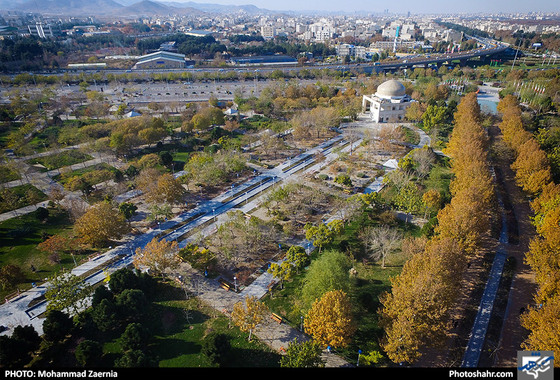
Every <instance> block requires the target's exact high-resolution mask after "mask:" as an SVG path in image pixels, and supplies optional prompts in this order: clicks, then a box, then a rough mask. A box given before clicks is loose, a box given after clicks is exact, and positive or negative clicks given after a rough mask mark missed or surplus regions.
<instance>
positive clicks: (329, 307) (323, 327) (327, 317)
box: [304, 290, 356, 348]
mask: <svg viewBox="0 0 560 380" xmlns="http://www.w3.org/2000/svg"><path fill="white" fill-rule="evenodd" d="M304 327H305V332H306V333H308V334H310V335H311V336H312V337H313V339H314V340H315V341H317V342H318V343H319V344H321V345H323V346H324V347H327V346H331V347H333V348H337V347H338V348H343V347H346V346H347V345H348V344H349V343H350V340H351V338H352V335H353V334H354V332H355V331H356V326H355V323H354V321H353V319H352V312H351V305H350V301H349V299H348V296H347V294H346V293H345V292H343V291H342V290H332V291H330V292H326V293H325V294H323V296H322V297H321V299H318V300H316V301H315V302H314V303H313V305H312V306H311V309H310V310H309V312H308V313H307V315H306V317H305V320H304Z"/></svg>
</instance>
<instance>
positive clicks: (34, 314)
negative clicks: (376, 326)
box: [0, 136, 361, 367]
mask: <svg viewBox="0 0 560 380" xmlns="http://www.w3.org/2000/svg"><path fill="white" fill-rule="evenodd" d="M360 142H361V140H359V141H356V142H354V143H353V144H345V142H344V140H343V138H342V137H341V136H337V137H335V138H333V139H331V140H329V141H326V142H325V143H323V144H320V145H319V146H317V147H315V148H313V149H310V150H309V151H307V152H305V153H302V154H300V155H298V156H296V157H294V158H292V159H291V160H288V161H287V162H285V163H283V164H281V165H279V166H277V167H275V168H274V169H271V170H268V171H265V172H263V173H261V174H260V175H257V176H255V177H253V178H252V179H250V180H249V181H247V182H245V183H244V184H243V185H241V186H238V187H236V188H233V189H230V190H228V191H226V192H225V193H223V194H221V195H220V196H218V197H216V198H214V199H212V200H210V201H208V202H204V203H203V204H201V205H199V206H198V207H196V208H195V209H193V210H190V211H188V212H186V213H183V214H181V215H179V216H178V217H176V218H174V219H172V220H170V221H168V222H166V223H162V224H161V225H160V226H159V227H158V228H155V229H152V230H149V231H148V232H147V233H145V234H142V235H140V236H135V237H132V236H131V237H129V238H128V240H127V241H125V242H123V244H121V245H120V246H118V247H116V248H113V249H111V250H109V251H107V252H105V253H104V254H102V255H99V256H97V257H95V258H92V259H90V260H89V261H88V262H87V263H84V264H81V265H80V266H78V267H76V268H74V269H73V270H72V273H73V274H75V275H78V276H79V275H84V274H86V273H87V274H88V277H86V278H85V281H87V282H88V283H91V284H96V283H99V282H101V281H103V280H104V279H105V278H106V275H107V273H111V272H112V271H115V270H117V269H119V268H122V267H125V266H128V265H130V264H131V262H132V257H133V255H134V252H135V251H136V249H137V248H139V247H144V246H145V245H146V244H147V243H148V242H149V241H150V240H152V239H153V238H154V237H155V236H158V237H159V238H165V239H166V240H175V239H177V238H179V237H181V236H183V235H184V234H185V233H187V232H188V231H190V230H191V229H193V228H196V227H200V226H202V225H204V227H203V231H202V233H211V232H212V231H214V230H215V229H216V228H217V226H218V224H219V223H220V222H222V221H223V218H220V217H219V216H220V215H221V214H224V213H226V212H227V211H228V210H231V209H233V208H236V207H237V208H239V209H241V210H242V211H244V212H249V211H251V210H253V209H255V208H256V207H257V206H258V205H259V204H260V197H259V195H260V194H261V193H262V192H263V191H264V190H265V189H267V188H268V187H270V186H273V185H274V184H275V183H277V182H278V181H281V180H286V179H289V178H290V177H292V176H294V175H297V176H300V175H302V174H305V173H310V172H313V171H317V170H319V169H320V168H321V167H323V166H325V165H327V164H328V163H330V162H331V161H332V160H334V159H335V158H336V157H337V156H338V153H333V151H334V150H335V148H336V147H338V146H340V145H339V144H343V148H342V149H341V150H342V151H345V150H350V149H353V148H355V147H356V146H358V145H359V144H360ZM317 153H322V154H323V155H324V157H325V159H324V160H322V161H320V162H319V163H315V164H314V161H315V158H316V154H317ZM186 221H188V222H187V223H185V224H184V225H182V226H181V227H179V228H176V229H174V230H172V231H171V232H170V233H168V234H164V233H165V231H168V230H169V229H172V228H174V227H176V226H177V225H179V224H181V223H183V222H186ZM162 235H163V236H162ZM187 242H188V239H186V240H184V241H182V242H181V244H180V245H185V244H186V243H187ZM115 259H118V260H116V261H115ZM109 262H111V263H112V264H111V265H110V266H107V265H106V263H109ZM191 275H192V276H195V278H196V279H198V280H199V281H198V283H199V285H200V289H199V290H200V294H199V296H200V297H201V298H202V299H203V300H205V301H206V302H208V303H209V304H210V305H212V306H213V307H214V308H216V309H217V310H220V311H223V312H226V313H228V312H230V311H231V308H232V307H233V305H234V304H235V303H236V302H238V301H240V300H242V299H244V297H245V296H246V295H255V296H257V297H258V296H259V295H260V297H262V296H264V295H265V294H266V292H267V289H268V288H267V287H268V284H270V282H271V281H272V280H273V279H272V277H271V275H270V274H269V273H263V274H262V276H261V278H259V279H258V280H257V281H255V282H253V284H252V285H251V286H248V287H247V288H245V289H244V290H243V291H242V292H240V293H235V292H227V291H225V290H224V289H222V288H221V287H220V285H219V283H218V282H217V281H216V280H210V279H206V278H204V277H203V276H201V275H200V274H198V273H196V272H193V271H190V272H189V276H191ZM47 287H48V283H44V284H41V285H38V286H36V287H34V288H32V289H31V290H29V291H26V292H24V293H22V294H20V295H18V296H17V297H15V298H13V299H11V300H10V301H9V302H6V303H4V304H3V305H0V324H2V325H4V326H7V327H15V326H17V325H32V326H33V327H34V328H35V329H36V330H37V331H38V332H39V333H40V334H42V319H41V318H38V316H39V315H41V314H42V313H43V312H44V311H45V310H46V302H40V303H38V304H35V305H33V306H32V307H30V306H29V305H30V303H31V302H32V301H34V300H36V299H38V298H39V297H41V296H42V295H43V294H44V293H45V291H46V289H47ZM260 297H259V298H260ZM10 333H11V329H8V330H6V331H5V332H3V333H0V335H2V334H10ZM255 335H256V336H258V337H259V339H262V340H263V341H264V342H265V343H267V344H268V345H270V346H271V347H273V348H274V349H276V350H279V351H282V350H283V349H286V348H287V347H288V344H289V343H290V342H291V341H293V339H294V338H298V339H306V338H305V336H304V335H303V334H301V333H300V332H299V331H298V330H296V329H293V328H291V327H290V326H289V325H287V324H285V323H282V324H278V323H267V324H265V325H264V326H262V327H261V328H260V329H259V330H258V331H257V332H255ZM325 358H326V359H328V361H327V363H326V365H327V367H341V366H348V365H349V364H348V363H347V362H345V361H344V360H343V359H342V358H340V357H338V356H337V355H335V354H332V353H331V354H327V353H325Z"/></svg>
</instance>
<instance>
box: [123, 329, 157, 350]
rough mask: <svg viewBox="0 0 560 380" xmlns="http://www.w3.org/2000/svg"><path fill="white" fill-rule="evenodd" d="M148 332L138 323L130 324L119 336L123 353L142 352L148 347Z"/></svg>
mask: <svg viewBox="0 0 560 380" xmlns="http://www.w3.org/2000/svg"><path fill="white" fill-rule="evenodd" d="M150 337H151V335H150V331H149V330H148V329H147V328H146V327H144V326H142V325H141V324H140V323H130V324H129V325H127V326H126V329H125V330H124V332H123V333H122V334H121V336H120V338H119V342H120V344H121V347H122V349H123V351H129V350H143V349H145V348H146V347H147V346H148V343H149V339H150Z"/></svg>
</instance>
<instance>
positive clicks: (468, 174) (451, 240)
mask: <svg viewBox="0 0 560 380" xmlns="http://www.w3.org/2000/svg"><path fill="white" fill-rule="evenodd" d="M487 145H488V140H487V135H486V132H485V130H484V129H483V127H482V125H481V117H480V107H479V105H478V103H477V100H476V94H474V93H472V94H468V95H466V96H465V97H464V98H463V99H462V100H461V102H460V104H459V105H458V108H457V112H456V113H455V125H454V129H453V132H452V135H451V138H450V141H449V144H448V146H447V149H446V150H445V153H446V154H447V155H448V156H449V157H450V159H451V165H452V172H453V174H454V179H453V180H452V182H451V184H450V191H451V195H452V198H451V201H450V202H449V203H448V204H447V205H446V206H445V207H444V208H443V209H442V210H441V211H440V212H439V213H438V217H437V220H438V225H437V227H436V229H435V234H434V235H433V236H432V237H431V238H430V239H429V240H428V239H426V238H417V240H416V242H415V244H409V245H407V246H406V247H403V249H406V250H408V251H410V252H407V254H409V255H410V256H411V258H410V259H409V260H408V261H407V262H406V263H405V265H404V267H403V270H402V272H401V274H400V275H399V276H397V277H396V278H394V279H392V289H391V292H390V293H387V294H385V295H384V297H383V298H382V300H381V302H382V308H381V321H382V325H383V327H384V328H385V332H386V337H385V340H384V342H383V344H382V346H383V349H384V350H385V352H386V353H387V355H388V357H389V358H390V359H391V360H392V361H393V362H395V363H399V362H408V363H414V362H416V361H418V360H419V359H420V357H421V355H422V350H423V349H424V348H427V347H437V346H440V345H441V344H443V343H444V342H445V340H446V338H447V332H448V329H449V323H448V322H449V318H450V311H451V308H452V307H453V306H454V303H455V301H456V297H457V294H458V293H459V292H458V290H459V289H460V286H461V279H462V273H464V271H465V269H466V267H467V262H468V260H469V259H470V258H472V257H474V256H476V255H477V254H478V253H479V252H480V249H481V248H482V247H483V244H484V243H485V242H486V239H487V238H488V237H489V236H490V220H491V211H490V210H492V207H491V205H492V200H493V197H494V187H493V183H492V176H491V171H490V168H489V166H488V157H487V153H486V152H487Z"/></svg>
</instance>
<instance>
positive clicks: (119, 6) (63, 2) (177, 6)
mask: <svg viewBox="0 0 560 380" xmlns="http://www.w3.org/2000/svg"><path fill="white" fill-rule="evenodd" d="M0 10H6V11H24V12H34V13H41V14H45V15H69V16H78V15H79V16H89V15H91V16H101V15H103V16H109V15H119V16H152V15H169V14H202V13H226V12H227V13H233V12H241V11H243V12H247V13H252V14H257V13H268V12H269V11H267V10H265V9H261V8H258V7H256V6H254V5H220V4H201V3H195V2H192V1H189V2H186V3H180V2H162V1H152V0H143V1H139V2H138V0H118V1H115V0H0Z"/></svg>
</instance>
